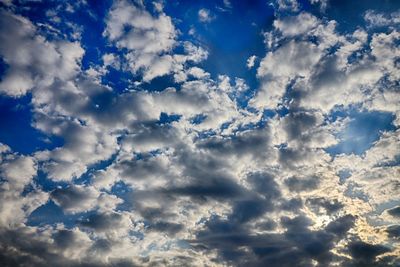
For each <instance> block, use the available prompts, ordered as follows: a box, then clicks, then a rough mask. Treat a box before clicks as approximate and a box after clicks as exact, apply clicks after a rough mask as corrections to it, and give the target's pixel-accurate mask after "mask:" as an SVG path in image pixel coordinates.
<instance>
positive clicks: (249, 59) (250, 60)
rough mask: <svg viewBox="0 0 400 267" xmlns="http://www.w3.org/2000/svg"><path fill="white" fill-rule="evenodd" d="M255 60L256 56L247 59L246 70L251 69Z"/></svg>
mask: <svg viewBox="0 0 400 267" xmlns="http://www.w3.org/2000/svg"><path fill="white" fill-rule="evenodd" d="M256 59H257V56H255V55H252V56H250V57H249V58H248V59H247V62H246V66H247V68H248V69H251V68H253V67H254V64H255V62H256Z"/></svg>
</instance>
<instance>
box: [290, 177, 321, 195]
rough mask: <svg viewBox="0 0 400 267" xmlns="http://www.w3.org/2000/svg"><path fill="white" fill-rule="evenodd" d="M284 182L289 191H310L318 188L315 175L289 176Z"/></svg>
mask: <svg viewBox="0 0 400 267" xmlns="http://www.w3.org/2000/svg"><path fill="white" fill-rule="evenodd" d="M285 184H286V185H287V187H288V188H289V189H290V190H291V191H295V192H301V191H310V190H314V189H316V188H318V185H319V178H318V177H317V176H313V177H306V178H299V177H290V178H288V179H286V180H285Z"/></svg>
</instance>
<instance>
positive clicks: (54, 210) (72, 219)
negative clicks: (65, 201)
mask: <svg viewBox="0 0 400 267" xmlns="http://www.w3.org/2000/svg"><path fill="white" fill-rule="evenodd" d="M94 213H95V211H89V212H82V213H76V214H70V213H68V214H66V213H64V212H63V209H62V208H61V207H59V206H58V205H57V204H55V203H54V202H53V201H52V200H49V201H48V202H47V203H46V204H44V205H42V206H40V207H39V208H37V209H36V210H34V211H33V212H32V213H31V214H30V215H29V217H28V220H27V222H26V225H28V226H46V225H52V226H55V225H56V224H61V223H62V224H63V225H64V226H65V227H66V228H73V227H75V226H76V223H77V222H78V221H82V220H84V219H85V218H87V217H89V216H90V215H91V214H94Z"/></svg>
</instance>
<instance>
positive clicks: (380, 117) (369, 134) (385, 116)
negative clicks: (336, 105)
mask: <svg viewBox="0 0 400 267" xmlns="http://www.w3.org/2000/svg"><path fill="white" fill-rule="evenodd" d="M332 117H336V118H337V117H348V118H349V119H350V122H349V123H348V125H347V126H346V127H345V129H343V130H342V131H341V132H340V133H339V134H338V136H337V137H338V138H339V139H340V142H339V143H338V144H337V145H334V146H331V147H329V148H327V149H326V151H327V152H328V153H329V154H331V155H337V154H342V153H343V154H356V155H361V154H363V153H364V152H365V151H366V150H368V149H369V148H370V147H371V146H372V145H373V144H374V142H375V141H377V140H378V139H379V137H380V136H381V134H382V132H384V131H394V130H395V129H396V127H395V126H394V125H393V119H394V115H393V114H392V113H388V112H378V111H372V112H365V111H357V110H349V111H336V112H334V113H333V114H332Z"/></svg>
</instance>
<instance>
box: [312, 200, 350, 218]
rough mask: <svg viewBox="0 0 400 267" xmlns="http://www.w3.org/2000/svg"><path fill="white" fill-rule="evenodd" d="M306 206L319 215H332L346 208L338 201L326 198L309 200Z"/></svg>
mask: <svg viewBox="0 0 400 267" xmlns="http://www.w3.org/2000/svg"><path fill="white" fill-rule="evenodd" d="M306 205H307V206H308V207H310V208H311V209H312V211H313V212H315V213H317V214H322V213H327V214H332V213H334V212H336V211H338V210H340V209H341V208H343V207H344V205H343V204H341V203H340V202H339V201H338V200H337V199H333V200H330V199H326V198H324V197H317V198H308V199H307V200H306Z"/></svg>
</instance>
